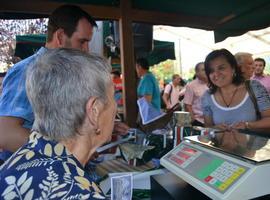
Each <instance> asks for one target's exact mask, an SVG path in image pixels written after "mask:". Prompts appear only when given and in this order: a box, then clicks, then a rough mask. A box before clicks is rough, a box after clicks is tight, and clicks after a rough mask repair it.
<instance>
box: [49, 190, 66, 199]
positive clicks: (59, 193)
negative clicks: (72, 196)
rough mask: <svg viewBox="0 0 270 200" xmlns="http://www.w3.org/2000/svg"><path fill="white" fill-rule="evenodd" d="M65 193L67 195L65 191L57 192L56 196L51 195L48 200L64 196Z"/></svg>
mask: <svg viewBox="0 0 270 200" xmlns="http://www.w3.org/2000/svg"><path fill="white" fill-rule="evenodd" d="M66 193H67V191H62V192H58V193H56V194H53V195H51V197H50V198H51V199H53V198H56V197H61V196H63V195H65V194H66Z"/></svg>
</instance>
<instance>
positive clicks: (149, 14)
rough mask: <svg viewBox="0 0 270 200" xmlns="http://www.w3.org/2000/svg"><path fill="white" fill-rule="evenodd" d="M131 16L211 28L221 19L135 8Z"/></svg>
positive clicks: (164, 23)
mask: <svg viewBox="0 0 270 200" xmlns="http://www.w3.org/2000/svg"><path fill="white" fill-rule="evenodd" d="M131 18H132V20H133V21H135V22H144V23H150V24H155V25H171V26H187V27H193V28H200V29H207V30H211V29H212V28H213V27H214V26H215V24H216V23H217V22H218V20H219V19H217V18H213V17H211V18H210V17H203V16H189V15H184V14H180V13H165V12H155V11H146V10H137V9H133V10H132V13H131Z"/></svg>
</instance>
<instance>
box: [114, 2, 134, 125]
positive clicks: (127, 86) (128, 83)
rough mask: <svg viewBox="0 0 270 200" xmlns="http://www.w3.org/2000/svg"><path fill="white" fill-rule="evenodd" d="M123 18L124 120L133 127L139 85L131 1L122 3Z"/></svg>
mask: <svg viewBox="0 0 270 200" xmlns="http://www.w3.org/2000/svg"><path fill="white" fill-rule="evenodd" d="M120 9H121V17H120V20H119V29H120V30H119V31H120V48H121V50H120V52H121V69H122V72H123V88H124V89H123V100H124V118H125V121H126V122H127V124H128V125H129V126H131V127H135V126H136V119H137V113H138V112H137V94H136V91H137V85H136V74H135V63H134V46H133V33H132V20H131V18H130V15H129V14H130V10H131V0H121V1H120Z"/></svg>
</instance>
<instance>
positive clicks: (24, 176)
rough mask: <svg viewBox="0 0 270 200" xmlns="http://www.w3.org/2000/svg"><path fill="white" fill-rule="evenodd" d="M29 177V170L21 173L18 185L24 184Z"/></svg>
mask: <svg viewBox="0 0 270 200" xmlns="http://www.w3.org/2000/svg"><path fill="white" fill-rule="evenodd" d="M26 178H27V171H26V172H24V173H23V175H21V177H20V178H19V180H18V182H17V184H18V186H21V184H23V182H24V181H25V180H26Z"/></svg>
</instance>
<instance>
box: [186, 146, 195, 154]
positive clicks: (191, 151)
mask: <svg viewBox="0 0 270 200" xmlns="http://www.w3.org/2000/svg"><path fill="white" fill-rule="evenodd" d="M183 151H185V152H188V153H190V154H196V153H197V151H196V150H195V149H191V148H187V147H184V148H183Z"/></svg>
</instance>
